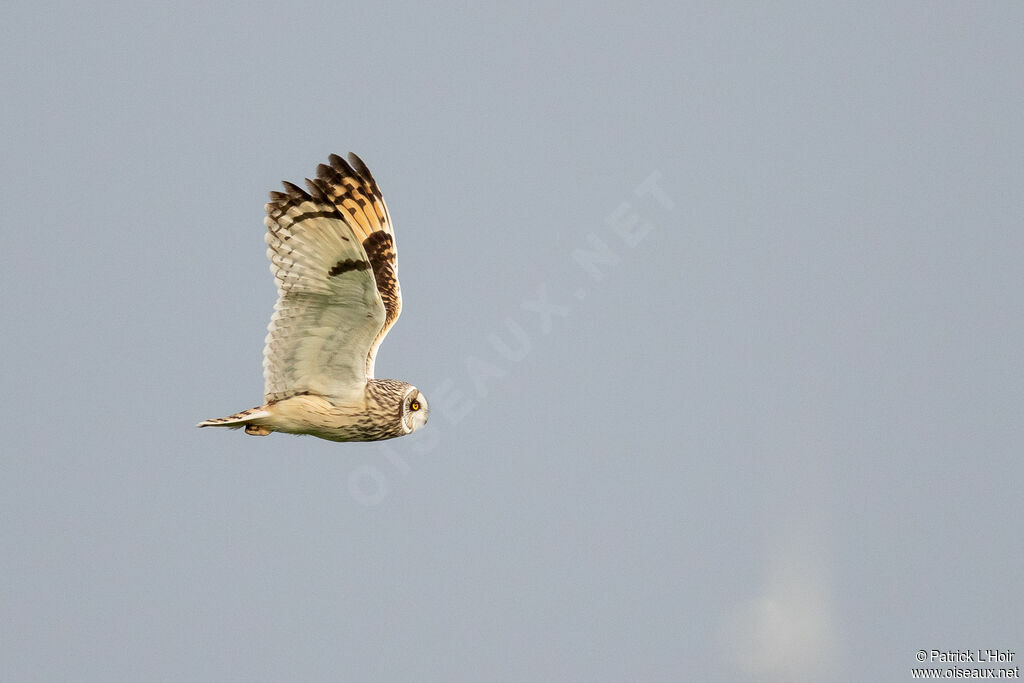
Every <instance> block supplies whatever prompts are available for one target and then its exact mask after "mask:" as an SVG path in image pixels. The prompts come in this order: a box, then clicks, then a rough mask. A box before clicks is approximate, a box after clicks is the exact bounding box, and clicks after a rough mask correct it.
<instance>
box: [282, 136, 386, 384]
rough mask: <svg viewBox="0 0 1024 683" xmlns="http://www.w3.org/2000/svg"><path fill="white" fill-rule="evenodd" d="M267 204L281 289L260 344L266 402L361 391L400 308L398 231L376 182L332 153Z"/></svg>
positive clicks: (357, 164) (359, 166) (358, 166)
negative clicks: (299, 184) (314, 173)
mask: <svg viewBox="0 0 1024 683" xmlns="http://www.w3.org/2000/svg"><path fill="white" fill-rule="evenodd" d="M329 159H330V165H329V166H328V165H325V164H321V165H320V166H318V167H317V177H316V179H314V180H309V179H307V180H306V186H307V187H308V190H309V191H308V192H307V191H305V190H302V189H301V188H299V187H297V186H295V185H292V184H291V183H287V182H286V183H283V185H284V189H285V191H284V192H271V193H270V203H268V204H267V207H266V208H267V218H266V221H265V222H266V225H267V235H266V242H267V245H268V249H267V256H268V257H269V258H270V270H271V272H272V273H273V274H274V279H275V281H276V282H277V291H278V299H277V303H276V304H275V306H274V315H273V317H272V318H271V320H270V325H269V326H268V328H267V329H268V334H267V339H266V346H265V347H264V349H263V377H264V380H265V394H266V400H267V402H268V403H269V402H273V401H279V400H281V399H283V398H287V397H288V396H293V395H295V394H300V393H305V392H310V393H315V394H321V395H325V396H344V395H346V394H351V393H357V392H358V393H361V392H362V391H363V387H364V385H365V383H366V379H367V378H372V377H373V372H374V362H375V360H376V355H377V349H378V347H379V346H380V343H381V341H383V339H384V336H385V335H387V333H388V330H390V329H391V326H392V325H393V324H394V322H395V320H397V319H398V315H399V313H400V312H401V310H402V293H401V289H400V288H399V285H398V274H397V270H396V258H397V254H396V250H395V240H394V232H393V230H392V228H391V221H390V219H389V217H388V210H387V207H386V206H385V204H384V199H383V198H382V197H381V194H380V188H379V187H378V186H377V183H376V182H375V181H374V179H373V176H371V175H370V171H369V170H368V169H367V168H366V165H365V164H364V163H363V162H362V160H360V159H359V157H357V156H356V155H354V154H350V155H349V160H350V162H351V165H350V163H348V162H346V161H345V160H344V159H342V158H341V157H339V156H337V155H334V154H332V155H331V156H330V158H329Z"/></svg>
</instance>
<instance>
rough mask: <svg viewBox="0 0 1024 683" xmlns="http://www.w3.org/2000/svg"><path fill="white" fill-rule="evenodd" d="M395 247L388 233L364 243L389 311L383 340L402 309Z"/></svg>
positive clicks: (379, 291) (382, 298) (380, 234)
mask: <svg viewBox="0 0 1024 683" xmlns="http://www.w3.org/2000/svg"><path fill="white" fill-rule="evenodd" d="M394 245H395V240H394V238H392V237H391V235H389V234H388V233H386V232H375V233H373V234H372V235H370V236H369V237H367V238H366V240H365V241H364V242H363V249H365V250H366V258H368V259H370V265H371V266H373V277H374V279H375V280H376V281H377V292H378V293H380V298H381V300H382V301H383V302H384V310H385V311H387V319H386V320H385V322H384V329H383V330H381V332H382V338H383V335H384V334H387V331H388V328H390V327H391V325H392V324H394V322H395V320H397V319H398V314H399V313H400V312H401V308H402V292H401V290H400V289H399V288H398V273H397V272H396V255H395V246H394Z"/></svg>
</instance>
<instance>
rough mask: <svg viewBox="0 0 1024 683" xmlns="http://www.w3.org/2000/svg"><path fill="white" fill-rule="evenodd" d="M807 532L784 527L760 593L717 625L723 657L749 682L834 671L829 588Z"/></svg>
mask: <svg viewBox="0 0 1024 683" xmlns="http://www.w3.org/2000/svg"><path fill="white" fill-rule="evenodd" d="M787 521H788V522H791V520H787ZM794 526H795V527H796V528H794ZM807 526H808V525H807V524H801V523H796V524H795V525H792V524H790V525H788V528H786V529H784V530H782V532H781V533H779V534H777V535H778V536H779V537H781V538H780V540H779V542H777V543H774V544H772V546H771V547H770V550H769V551H768V557H767V558H766V577H765V585H764V590H763V592H762V593H761V594H760V595H758V596H757V597H755V598H753V599H751V600H747V601H745V602H743V603H741V604H740V605H738V606H737V607H736V608H735V609H734V610H733V612H732V613H731V615H730V616H729V617H728V618H727V619H726V620H725V624H724V625H723V628H722V644H723V647H724V649H725V651H726V653H727V655H728V657H729V658H730V659H731V660H732V662H733V664H734V665H735V666H736V667H737V668H738V669H739V670H741V671H743V672H745V673H746V674H748V675H750V676H751V677H752V678H754V679H755V680H759V681H787V682H793V681H819V680H826V679H827V677H828V673H829V670H830V669H833V670H834V669H835V668H836V667H837V666H838V662H837V661H836V655H837V652H838V644H839V636H838V628H837V624H836V619H835V616H834V612H833V607H832V604H833V600H832V591H831V586H830V583H831V582H830V581H829V574H828V570H827V568H826V566H825V563H824V562H823V560H822V559H821V558H822V554H823V553H822V547H821V545H822V544H821V543H820V542H819V541H820V537H819V535H818V534H817V533H814V532H813V531H810V530H808V529H807ZM801 531H802V532H803V533H801Z"/></svg>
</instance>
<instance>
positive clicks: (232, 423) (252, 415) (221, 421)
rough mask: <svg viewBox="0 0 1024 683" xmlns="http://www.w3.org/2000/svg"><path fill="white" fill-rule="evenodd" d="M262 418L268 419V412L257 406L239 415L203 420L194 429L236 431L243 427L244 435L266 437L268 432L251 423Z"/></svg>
mask: <svg viewBox="0 0 1024 683" xmlns="http://www.w3.org/2000/svg"><path fill="white" fill-rule="evenodd" d="M264 417H270V411H268V410H267V408H266V406H257V407H255V408H249V410H243V411H242V412H240V413H235V414H234V415H228V416H227V417H215V418H212V419H210V420H203V421H202V422H200V423H199V424H197V425H196V427H227V428H228V429H238V428H239V427H245V433H246V434H252V435H254V436H266V435H267V434H269V433H270V430H269V429H267V428H266V427H263V426H261V425H255V424H253V422H254V421H255V420H259V419H261V418H264Z"/></svg>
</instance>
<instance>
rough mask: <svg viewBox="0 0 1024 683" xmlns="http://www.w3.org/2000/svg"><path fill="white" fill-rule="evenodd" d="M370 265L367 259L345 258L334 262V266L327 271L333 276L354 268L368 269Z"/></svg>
mask: <svg viewBox="0 0 1024 683" xmlns="http://www.w3.org/2000/svg"><path fill="white" fill-rule="evenodd" d="M369 267H370V264H369V263H367V262H366V261H359V260H357V259H343V260H341V261H338V262H337V263H335V264H334V266H333V267H332V268H331V269H330V270H329V271H327V274H328V275H329V276H331V277H334V276H335V275H341V274H342V273H347V272H349V271H352V270H366V269H367V268H369Z"/></svg>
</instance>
